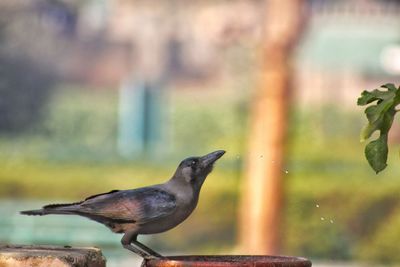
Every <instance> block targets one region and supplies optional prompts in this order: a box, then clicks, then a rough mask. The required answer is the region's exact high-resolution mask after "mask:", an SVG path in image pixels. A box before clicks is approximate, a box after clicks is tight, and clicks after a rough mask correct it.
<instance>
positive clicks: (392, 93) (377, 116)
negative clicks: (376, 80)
mask: <svg viewBox="0 0 400 267" xmlns="http://www.w3.org/2000/svg"><path fill="white" fill-rule="evenodd" d="M374 102H375V103H374ZM357 104H358V105H359V106H365V105H368V106H367V107H366V109H365V111H364V113H365V115H366V117H367V119H368V124H367V125H366V126H364V127H363V129H362V130H361V134H360V140H361V141H365V140H367V139H368V138H370V137H371V136H372V134H373V133H374V132H375V131H379V133H380V135H379V137H378V139H376V140H374V141H372V142H370V143H369V144H367V145H366V147H365V156H366V158H367V160H368V162H369V164H370V165H371V167H372V168H373V169H374V170H375V172H376V173H378V172H380V171H382V170H383V169H385V167H386V161H387V154H388V145H387V136H388V133H389V130H390V128H391V127H392V124H393V120H394V116H395V115H396V106H397V105H399V104H400V87H399V88H396V87H395V85H394V84H392V83H387V84H385V85H382V86H381V88H380V89H374V90H373V91H370V92H369V91H363V92H362V93H361V96H360V97H359V98H358V99H357Z"/></svg>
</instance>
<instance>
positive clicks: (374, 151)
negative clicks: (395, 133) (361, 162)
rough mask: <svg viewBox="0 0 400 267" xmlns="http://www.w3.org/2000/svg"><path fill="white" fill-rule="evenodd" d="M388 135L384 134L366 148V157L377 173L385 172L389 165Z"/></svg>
mask: <svg viewBox="0 0 400 267" xmlns="http://www.w3.org/2000/svg"><path fill="white" fill-rule="evenodd" d="M388 151H389V149H388V145H387V135H386V134H383V135H381V136H380V137H379V138H378V139H376V140H374V141H371V142H370V143H369V144H368V145H367V146H366V147H365V157H366V158H367V160H368V163H369V165H370V166H371V167H372V169H374V171H375V172H376V173H379V172H380V171H383V170H384V169H385V168H386V166H387V164H386V161H387V155H388Z"/></svg>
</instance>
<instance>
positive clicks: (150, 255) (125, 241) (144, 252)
mask: <svg viewBox="0 0 400 267" xmlns="http://www.w3.org/2000/svg"><path fill="white" fill-rule="evenodd" d="M136 238H137V234H135V233H126V234H125V235H124V236H123V237H122V239H121V244H122V246H123V247H124V248H125V249H128V250H130V251H132V252H134V253H136V254H138V255H139V256H140V257H142V258H144V259H146V260H149V259H159V258H162V256H161V255H160V254H158V253H156V252H155V251H153V250H151V249H150V248H148V247H146V246H145V245H143V244H142V243H139V242H138V241H137V240H136ZM132 243H133V244H135V245H136V246H134V245H132ZM138 247H139V248H138Z"/></svg>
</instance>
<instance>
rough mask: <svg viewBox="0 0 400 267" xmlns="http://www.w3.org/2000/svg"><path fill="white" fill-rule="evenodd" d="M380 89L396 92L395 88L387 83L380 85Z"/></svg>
mask: <svg viewBox="0 0 400 267" xmlns="http://www.w3.org/2000/svg"><path fill="white" fill-rule="evenodd" d="M381 87H383V88H386V89H389V91H392V92H396V90H397V88H396V86H395V85H394V84H393V83H387V84H384V85H382V86H381Z"/></svg>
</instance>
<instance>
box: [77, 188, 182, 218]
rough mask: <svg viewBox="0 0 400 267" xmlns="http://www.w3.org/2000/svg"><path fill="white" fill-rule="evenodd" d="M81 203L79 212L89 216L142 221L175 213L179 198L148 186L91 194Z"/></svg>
mask: <svg viewBox="0 0 400 267" xmlns="http://www.w3.org/2000/svg"><path fill="white" fill-rule="evenodd" d="M79 206H80V207H79V211H80V212H82V213H84V214H86V215H88V216H90V215H94V216H100V217H104V218H109V219H111V220H113V221H121V222H136V223H139V224H142V223H147V222H149V221H153V220H157V219H159V218H162V217H165V216H167V215H169V214H172V213H173V212H174V211H175V209H176V199H175V196H174V195H172V194H170V193H168V192H166V191H164V190H162V189H160V188H157V187H144V188H138V189H133V190H122V191H117V190H113V191H111V192H109V193H105V194H99V195H95V196H91V197H88V198H87V199H86V200H85V201H83V202H82V203H80V205H79Z"/></svg>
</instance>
